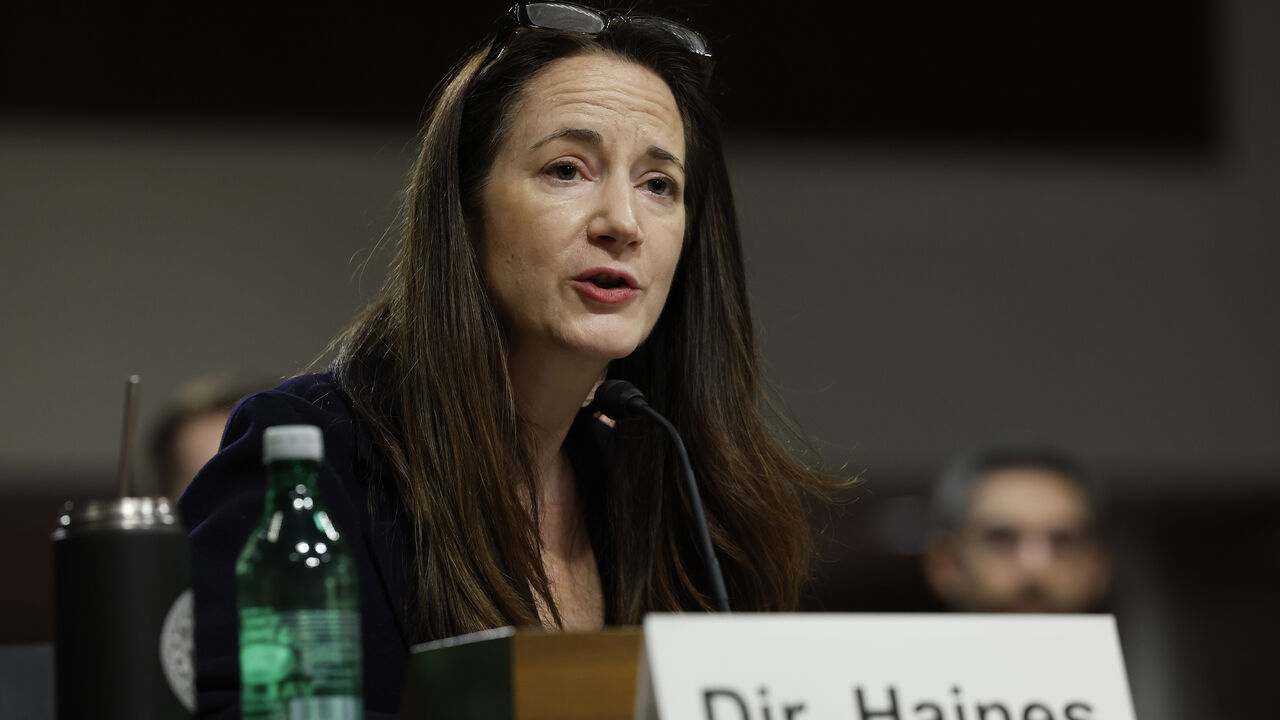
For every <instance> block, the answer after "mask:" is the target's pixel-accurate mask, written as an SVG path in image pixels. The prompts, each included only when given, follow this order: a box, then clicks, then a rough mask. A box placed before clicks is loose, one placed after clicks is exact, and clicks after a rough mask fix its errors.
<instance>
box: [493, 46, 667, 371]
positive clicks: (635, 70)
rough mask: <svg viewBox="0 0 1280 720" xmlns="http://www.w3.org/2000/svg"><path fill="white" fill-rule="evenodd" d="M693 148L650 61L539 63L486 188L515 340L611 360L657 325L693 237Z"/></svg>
mask: <svg viewBox="0 0 1280 720" xmlns="http://www.w3.org/2000/svg"><path fill="white" fill-rule="evenodd" d="M684 155H685V145H684V126H683V123H682V122H681V120H680V112H679V110H678V109H677V107H676V103H675V99H674V98H673V97H672V95H671V90H670V89H669V88H668V87H667V85H666V83H665V82H664V81H663V80H662V79H661V78H659V77H658V76H657V75H655V74H653V73H652V72H651V71H649V70H647V69H645V68H643V67H641V66H639V65H636V64H633V63H630V62H628V61H625V60H621V59H619V58H616V57H614V56H611V55H604V54H593V55H585V56H578V57H570V58H564V59H561V60H557V61H556V62H554V63H552V64H550V65H548V66H547V67H546V68H545V69H544V70H542V71H541V72H540V73H539V74H537V75H535V76H534V78H533V79H532V81H531V82H530V84H529V86H528V87H527V88H526V89H525V91H524V93H523V95H522V97H521V99H520V101H519V104H518V105H517V106H516V108H515V111H514V115H513V122H512V124H511V128H510V130H509V132H508V133H507V136H506V137H505V138H504V139H503V142H502V144H501V146H500V147H499V149H498V153H497V156H496V157H495V159H494V163H493V168H492V170H491V171H490V174H489V177H488V179H487V182H486V184H485V186H484V189H483V195H482V197H483V202H482V218H481V220H482V227H481V232H480V240H481V257H482V262H483V264H484V271H485V277H486V279H487V282H488V287H489V292H490V293H491V294H492V297H493V298H494V301H495V303H496V305H497V307H498V310H499V312H500V313H501V314H502V317H503V320H504V321H505V323H506V326H507V329H508V331H509V333H510V342H511V347H512V351H513V353H515V354H517V355H522V354H526V353H529V352H533V353H552V354H555V353H562V352H563V351H565V350H568V351H570V352H573V353H576V354H580V355H584V356H590V357H595V358H600V359H603V360H606V361H607V360H611V359H615V358H620V357H625V356H626V355H628V354H630V353H631V352H632V351H633V350H635V349H636V347H637V346H638V345H639V344H640V343H641V342H642V341H643V340H644V339H645V337H646V336H647V335H648V334H649V331H650V330H652V329H653V326H654V323H656V322H657V319H658V315H659V314H660V313H661V312H662V306H663V304H664V303H665V302H666V299H667V292H668V291H669V290H670V288H671V278H672V276H673V275H674V274H675V269H676V261H677V260H678V259H679V257H680V247H681V245H682V243H683V241H684V222H685V212H684V195H683V194H684V182H685V174H684V162H685V157H684ZM526 357H527V355H526Z"/></svg>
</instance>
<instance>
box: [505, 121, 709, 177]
mask: <svg viewBox="0 0 1280 720" xmlns="http://www.w3.org/2000/svg"><path fill="white" fill-rule="evenodd" d="M560 138H569V139H570V140H577V141H578V142H581V143H585V144H587V145H592V146H595V147H599V146H600V145H603V144H604V138H603V137H601V136H600V133H598V132H596V131H595V130H589V129H587V128H561V129H560V130H557V131H555V132H553V133H551V134H550V135H548V136H546V137H544V138H542V139H541V140H539V141H538V142H536V143H534V144H533V145H532V146H530V148H529V149H530V150H537V149H538V148H540V147H542V146H543V145H546V144H547V143H549V142H551V141H552V140H559V139H560ZM645 154H646V155H648V156H649V157H651V158H653V159H655V160H663V161H665V162H669V163H671V164H672V165H675V166H676V167H678V168H680V172H682V173H683V172H684V171H685V170H684V163H682V162H680V158H678V157H676V156H675V155H673V154H671V152H670V151H669V150H664V149H663V148H660V147H658V146H657V145H650V146H649V148H648V149H647V150H646V151H645Z"/></svg>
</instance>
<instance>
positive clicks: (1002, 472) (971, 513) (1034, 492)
mask: <svg viewBox="0 0 1280 720" xmlns="http://www.w3.org/2000/svg"><path fill="white" fill-rule="evenodd" d="M966 515H967V518H968V520H969V521H971V522H980V523H984V524H985V523H1000V524H1009V525H1016V526H1019V527H1028V528H1062V527H1072V526H1079V525H1082V524H1085V523H1086V522H1087V521H1088V519H1089V508H1088V500H1087V498H1086V497H1085V494H1084V491H1083V490H1081V489H1080V487H1079V486H1078V485H1077V484H1076V483H1075V482H1074V481H1072V479H1071V478H1069V477H1067V476H1066V475H1063V474H1061V473H1059V472H1055V471H1053V470H1047V469H1043V468H1018V467H1014V468H1001V469H999V470H992V471H989V472H987V473H984V474H983V475H982V476H981V477H980V478H978V481H977V482H976V483H974V486H973V492H972V494H971V495H970V499H969V508H968V512H967V513H966Z"/></svg>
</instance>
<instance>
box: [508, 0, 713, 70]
mask: <svg viewBox="0 0 1280 720" xmlns="http://www.w3.org/2000/svg"><path fill="white" fill-rule="evenodd" d="M623 22H625V23H631V24H633V25H640V26H644V27H651V28H656V29H658V30H662V31H664V32H666V33H668V34H669V35H671V36H672V37H674V38H675V39H676V40H679V41H680V43H681V44H682V45H684V46H685V48H686V49H687V50H688V51H689V52H691V53H693V54H695V55H701V56H702V57H707V58H709V57H711V45H710V44H709V43H708V42H707V39H706V38H704V37H703V36H702V35H701V33H699V32H698V31H696V30H692V29H690V28H687V27H685V26H684V25H681V24H680V23H678V22H674V21H671V20H667V19H666V18H660V17H644V16H630V15H619V14H618V13H613V12H605V11H603V10H596V9H595V8H589V7H586V6H585V5H578V4H576V3H570V2H535V3H530V2H520V3H516V4H515V5H512V6H511V9H510V10H508V11H507V16H506V23H505V25H504V27H503V28H502V31H501V32H500V33H498V37H497V38H495V40H494V43H493V47H492V48H491V49H490V50H489V56H488V57H487V58H485V62H484V64H485V65H488V64H489V63H490V62H492V61H493V60H494V59H495V58H497V57H498V55H500V54H502V50H503V48H504V47H505V45H506V40H507V39H508V38H509V37H510V36H511V33H512V32H513V31H514V30H515V29H516V28H533V29H535V30H564V31H568V32H576V33H581V34H583V35H589V36H591V37H595V36H596V35H599V34H600V33H602V32H604V31H605V30H608V29H609V28H610V27H611V26H613V25H614V24H616V23H623Z"/></svg>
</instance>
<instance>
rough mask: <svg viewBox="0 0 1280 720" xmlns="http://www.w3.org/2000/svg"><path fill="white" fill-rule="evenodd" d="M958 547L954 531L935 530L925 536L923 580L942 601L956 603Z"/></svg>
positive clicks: (959, 581)
mask: <svg viewBox="0 0 1280 720" xmlns="http://www.w3.org/2000/svg"><path fill="white" fill-rule="evenodd" d="M958 553H959V548H958V547H957V546H956V536H955V533H951V532H947V531H945V530H935V531H934V532H932V533H930V534H929V536H928V537H927V538H925V544H924V557H923V558H921V563H922V570H923V571H924V579H925V582H927V583H928V584H929V587H930V589H932V590H933V592H934V594H936V595H937V596H938V597H939V598H940V599H941V600H942V601H943V602H945V603H947V604H948V605H952V606H954V605H956V604H957V600H958V599H959V595H960V585H961V574H960V558H959V555H958Z"/></svg>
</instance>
